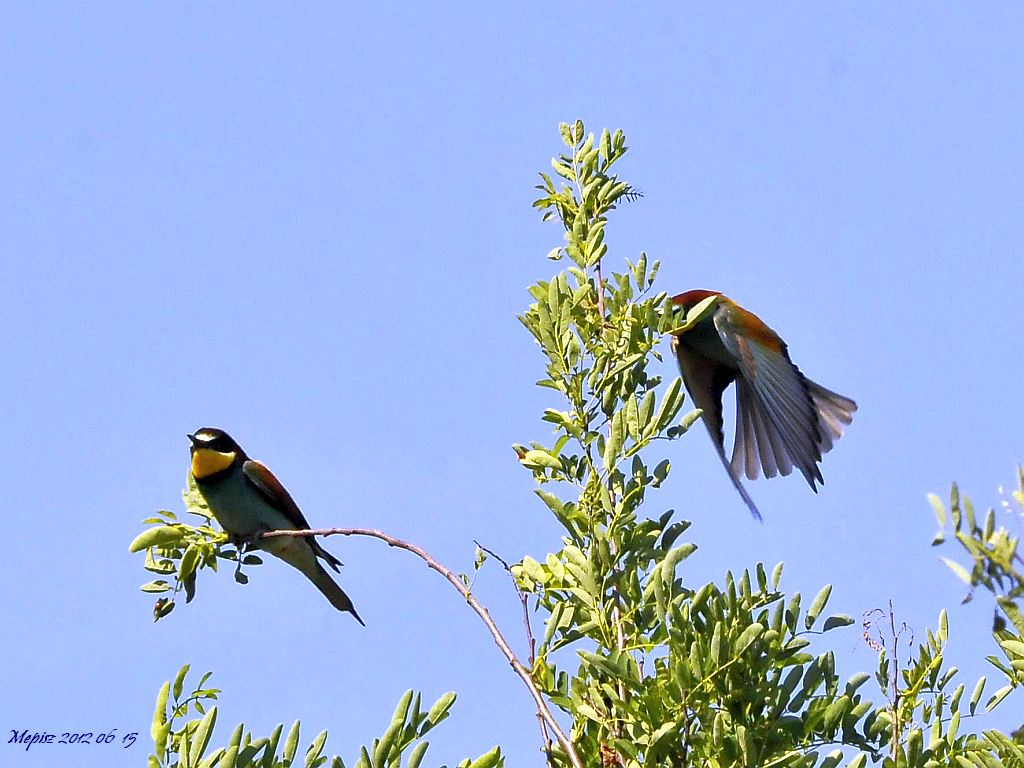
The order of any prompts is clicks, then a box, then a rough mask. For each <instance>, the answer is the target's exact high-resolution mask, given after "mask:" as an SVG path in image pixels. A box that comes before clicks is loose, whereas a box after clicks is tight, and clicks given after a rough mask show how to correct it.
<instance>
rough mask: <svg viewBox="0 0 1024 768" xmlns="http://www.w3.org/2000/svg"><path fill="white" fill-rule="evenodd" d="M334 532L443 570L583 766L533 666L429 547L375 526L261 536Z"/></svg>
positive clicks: (577, 765) (272, 535) (577, 764)
mask: <svg viewBox="0 0 1024 768" xmlns="http://www.w3.org/2000/svg"><path fill="white" fill-rule="evenodd" d="M332 535H338V536H369V537H371V538H374V539H380V540H381V541H383V542H385V543H386V544H387V545H388V546H390V547H396V548H397V549H404V550H405V551H406V552H411V553H412V554H414V555H416V556H417V557H418V558H420V560H422V561H423V562H425V563H426V564H427V567H429V568H430V569H431V570H433V571H437V572H438V573H439V574H441V575H442V576H444V577H445V579H447V580H448V583H449V584H451V585H452V586H453V587H455V589H456V590H457V591H458V593H459V594H460V595H462V596H463V598H465V600H466V602H467V603H469V606H470V608H472V609H473V610H474V611H475V612H476V614H477V616H479V617H480V620H481V621H483V623H484V624H485V625H486V626H487V629H488V631H490V633H491V637H493V638H494V643H495V644H496V645H497V646H498V648H499V649H500V650H501V652H502V654H504V656H505V658H506V659H507V660H508V663H509V666H510V667H512V670H513V671H514V672H515V673H516V674H517V675H519V678H520V679H521V680H522V681H523V683H524V684H525V685H526V687H527V688H528V689H529V691H530V695H531V696H533V701H534V703H535V704H536V705H537V711H538V713H539V714H540V716H541V717H542V718H543V719H544V722H546V723H547V725H548V727H549V728H551V731H552V733H554V734H555V738H556V739H557V740H558V743H559V744H560V745H561V747H562V749H564V750H565V752H566V754H567V755H568V756H569V760H570V761H571V762H572V764H573V766H574V768H583V763H582V761H581V760H580V756H579V755H578V754H577V753H576V748H575V747H574V746H573V744H572V742H571V741H570V740H569V737H568V736H566V735H565V732H564V731H562V728H561V727H560V726H559V725H558V721H557V720H555V717H554V715H552V714H551V710H550V709H548V705H547V703H546V702H545V701H544V697H543V696H542V695H541V692H540V689H539V688H537V684H536V683H535V682H534V681H533V677H531V675H530V670H528V669H527V668H526V667H525V666H523V663H522V662H521V661H520V660H519V659H518V658H517V657H516V655H515V653H514V652H513V651H512V648H511V646H509V644H508V641H506V640H505V637H504V635H502V634H501V630H499V629H498V627H497V625H496V624H495V623H494V620H493V619H492V618H491V614H490V613H489V612H488V611H487V609H486V608H485V607H484V606H483V605H481V604H480V602H479V601H478V600H477V599H476V598H475V597H473V595H472V593H471V592H470V591H469V587H467V586H466V585H465V584H463V583H462V581H461V580H460V579H459V577H458V576H456V575H455V574H454V573H452V571H450V570H449V569H448V568H446V567H445V566H443V565H442V564H441V563H439V562H438V561H437V560H435V559H434V558H433V557H431V556H430V555H429V554H427V552H426V550H424V549H423V548H422V547H418V546H416V545H415V544H411V543H409V542H408V541H403V540H402V539H398V538H395V537H394V536H389V535H388V534H386V533H384V532H383V531H378V530H376V529H374V528H324V529H318V530H315V531H313V530H302V531H267V532H266V533H263V534H261V535H260V536H259V537H257V538H267V539H270V538H275V537H278V536H296V537H302V536H332Z"/></svg>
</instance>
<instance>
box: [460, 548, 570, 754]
mask: <svg viewBox="0 0 1024 768" xmlns="http://www.w3.org/2000/svg"><path fill="white" fill-rule="evenodd" d="M473 543H474V544H476V545H477V546H478V547H480V549H481V550H483V551H484V552H486V553H487V554H488V555H490V556H491V557H493V558H494V559H495V560H497V561H498V562H499V563H501V565H502V567H503V568H504V569H505V571H506V572H507V573H508V575H509V577H510V578H511V579H512V586H513V587H515V589H516V594H517V595H518V596H519V604H520V605H521V606H522V608H523V628H524V629H525V630H526V643H527V645H528V646H529V649H530V656H529V661H530V669H533V667H534V665H535V664H536V663H537V639H536V638H535V637H534V636H533V627H532V626H531V625H530V605H529V602H528V600H527V596H526V593H525V592H523V590H522V589H520V588H519V584H518V582H517V581H516V579H515V576H514V575H513V574H512V566H510V565H509V564H508V561H507V560H506V559H505V558H503V557H502V556H501V555H499V554H498V553H497V552H495V551H494V550H491V549H488V548H487V547H485V546H484V545H483V544H481V543H480V542H479V541H475V540H474V541H473ZM537 722H539V723H540V735H541V739H542V740H543V742H544V754H545V755H546V756H547V758H548V764H549V765H553V762H552V760H551V735H550V734H549V733H548V725H547V723H546V722H544V717H543V716H542V715H541V713H540V710H538V711H537Z"/></svg>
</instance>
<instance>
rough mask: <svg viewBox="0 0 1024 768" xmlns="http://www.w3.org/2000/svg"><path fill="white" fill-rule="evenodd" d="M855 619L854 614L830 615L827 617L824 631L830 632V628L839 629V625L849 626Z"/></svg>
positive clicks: (823, 627)
mask: <svg viewBox="0 0 1024 768" xmlns="http://www.w3.org/2000/svg"><path fill="white" fill-rule="evenodd" d="M854 621H855V619H854V618H853V616H847V615H846V614H845V613H839V614H836V615H835V616H829V617H828V618H827V619H825V624H824V626H822V628H821V630H822V632H828V631H829V630H830V629H837V628H838V627H848V626H850V625H851V624H853V623H854Z"/></svg>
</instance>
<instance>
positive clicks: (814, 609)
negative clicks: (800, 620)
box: [804, 584, 832, 629]
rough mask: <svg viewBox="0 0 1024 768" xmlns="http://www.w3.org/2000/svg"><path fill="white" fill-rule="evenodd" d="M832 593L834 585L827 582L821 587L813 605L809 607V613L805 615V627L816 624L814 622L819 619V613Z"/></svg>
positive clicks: (808, 627)
mask: <svg viewBox="0 0 1024 768" xmlns="http://www.w3.org/2000/svg"><path fill="white" fill-rule="evenodd" d="M831 594H832V585H831V584H826V585H825V586H824V587H822V588H821V591H820V592H819V593H818V594H817V595H816V596H815V598H814V600H813V602H811V607H810V608H808V609H807V615H806V616H804V627H805V628H806V629H810V628H811V627H813V626H814V622H815V621H817V620H818V615H819V614H820V613H821V611H822V609H823V608H824V607H825V603H827V602H828V598H829V596H830V595H831Z"/></svg>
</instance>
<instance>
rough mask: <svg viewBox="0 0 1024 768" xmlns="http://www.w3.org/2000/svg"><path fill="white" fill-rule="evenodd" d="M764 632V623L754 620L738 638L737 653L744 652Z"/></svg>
mask: <svg viewBox="0 0 1024 768" xmlns="http://www.w3.org/2000/svg"><path fill="white" fill-rule="evenodd" d="M763 632H764V624H759V623H758V622H754V623H753V624H751V625H750V626H749V627H747V628H746V629H744V630H743V632H741V633H740V636H739V637H738V638H737V639H736V655H737V656H738V655H740V654H741V653H744V652H745V651H746V650H747V648H749V647H750V646H751V645H752V644H753V643H754V641H755V640H757V638H759V637H760V636H761V634H762V633H763Z"/></svg>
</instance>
